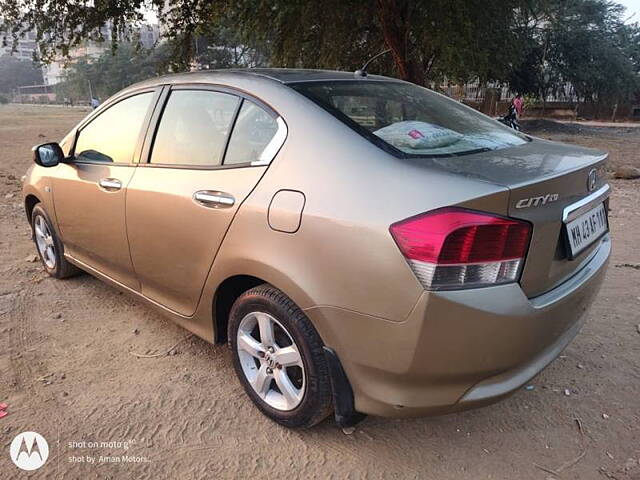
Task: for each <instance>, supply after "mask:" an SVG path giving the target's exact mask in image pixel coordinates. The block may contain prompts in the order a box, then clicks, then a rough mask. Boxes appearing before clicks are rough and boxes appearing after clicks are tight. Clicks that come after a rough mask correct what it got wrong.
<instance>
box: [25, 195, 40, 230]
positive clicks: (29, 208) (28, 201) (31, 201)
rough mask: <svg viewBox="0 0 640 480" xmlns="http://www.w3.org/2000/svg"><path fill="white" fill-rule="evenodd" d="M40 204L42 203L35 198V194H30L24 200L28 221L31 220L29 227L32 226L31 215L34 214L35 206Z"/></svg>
mask: <svg viewBox="0 0 640 480" xmlns="http://www.w3.org/2000/svg"><path fill="white" fill-rule="evenodd" d="M39 203H42V202H41V201H40V199H39V198H38V197H37V196H35V195H34V194H33V193H29V194H28V195H27V196H26V197H25V198H24V211H25V213H26V215H27V220H29V225H31V215H32V213H33V209H34V208H35V206H36V205H37V204H39Z"/></svg>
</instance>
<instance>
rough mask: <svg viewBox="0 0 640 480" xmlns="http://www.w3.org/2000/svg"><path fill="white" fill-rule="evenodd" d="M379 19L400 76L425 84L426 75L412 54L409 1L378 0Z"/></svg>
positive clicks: (385, 40) (409, 80) (385, 41)
mask: <svg viewBox="0 0 640 480" xmlns="http://www.w3.org/2000/svg"><path fill="white" fill-rule="evenodd" d="M377 3H378V19H379V20H380V27H381V28H382V35H383V37H384V43H385V44H386V45H387V47H388V48H389V49H390V50H391V55H392V56H393V61H394V63H395V64H396V67H397V68H398V73H399V74H400V78H402V79H403V80H407V81H408V82H413V83H416V84H418V85H424V84H425V75H424V72H423V71H422V69H420V67H419V65H418V63H417V62H416V60H415V59H414V58H411V56H410V52H409V50H410V48H411V47H412V46H411V45H410V44H409V30H410V25H409V20H408V18H407V16H408V3H407V2H406V1H404V0H377Z"/></svg>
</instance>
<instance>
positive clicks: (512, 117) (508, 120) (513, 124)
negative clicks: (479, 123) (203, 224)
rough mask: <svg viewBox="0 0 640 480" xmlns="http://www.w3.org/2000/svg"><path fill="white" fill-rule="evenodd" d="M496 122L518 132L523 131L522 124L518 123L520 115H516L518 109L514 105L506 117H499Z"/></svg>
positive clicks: (510, 107)
mask: <svg viewBox="0 0 640 480" xmlns="http://www.w3.org/2000/svg"><path fill="white" fill-rule="evenodd" d="M496 120H498V121H499V122H500V123H502V124H504V125H506V126H507V127H509V128H513V129H514V130H515V131H517V132H519V131H520V130H521V129H520V124H519V123H518V115H517V114H516V107H515V106H514V105H513V104H512V105H509V112H508V113H507V114H506V115H505V116H504V117H498V118H496Z"/></svg>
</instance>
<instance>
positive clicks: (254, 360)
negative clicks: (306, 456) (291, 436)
mask: <svg viewBox="0 0 640 480" xmlns="http://www.w3.org/2000/svg"><path fill="white" fill-rule="evenodd" d="M228 334H229V346H230V347H231V351H232V354H233V364H234V368H235V370H236V373H237V375H238V377H239V379H240V382H241V383H242V385H243V387H244V389H245V391H246V392H247V395H248V396H249V398H251V400H252V401H253V402H254V403H255V405H256V406H257V407H258V408H259V409H260V411H261V412H262V413H264V414H265V415H266V416H267V417H269V418H271V419H272V420H275V421H276V422H278V423H280V424H281V425H284V426H286V427H290V428H308V427H312V426H313V425H315V424H317V423H319V422H321V421H322V420H324V419H325V418H326V417H327V416H328V415H329V414H330V413H331V410H332V402H331V384H330V378H329V369H328V366H327V362H326V359H325V356H324V352H323V350H322V346H323V344H322V340H321V339H320V336H319V335H318V333H317V332H316V330H315V329H314V328H313V325H312V324H311V322H310V321H309V319H308V318H307V317H306V315H305V314H304V313H303V312H302V310H300V309H299V308H298V307H297V306H296V305H295V304H294V303H293V301H292V300H291V299H290V298H289V297H287V296H286V295H285V294H284V293H282V292H281V291H280V290H278V289H277V288H274V287H272V286H271V285H268V284H263V285H260V286H258V287H255V288H252V289H251V290H249V291H247V292H245V293H244V294H242V295H241V296H240V297H239V298H238V299H237V300H236V301H235V303H234V304H233V307H232V308H231V313H230V316H229V327H228Z"/></svg>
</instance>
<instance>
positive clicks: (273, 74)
mask: <svg viewBox="0 0 640 480" xmlns="http://www.w3.org/2000/svg"><path fill="white" fill-rule="evenodd" d="M232 77H235V78H238V77H245V78H252V79H254V80H264V81H267V82H274V81H275V82H278V83H281V84H288V83H297V82H316V81H331V80H364V79H365V77H359V76H356V75H355V74H354V72H343V71H337V70H311V69H302V68H235V69H221V70H197V71H193V72H183V73H174V74H170V75H164V76H162V77H154V78H150V79H147V80H144V81H142V82H139V83H136V84H134V85H131V86H130V87H127V88H126V89H125V90H130V89H131V88H133V87H141V86H152V85H161V84H165V83H173V84H176V83H178V84H179V83H190V82H193V81H197V82H198V83H200V82H209V81H210V82H211V83H216V82H217V81H219V80H222V79H223V78H227V79H229V78H232ZM366 79H367V80H378V81H380V80H384V81H394V82H401V81H402V80H399V79H396V78H390V77H384V76H382V75H367V77H366Z"/></svg>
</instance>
